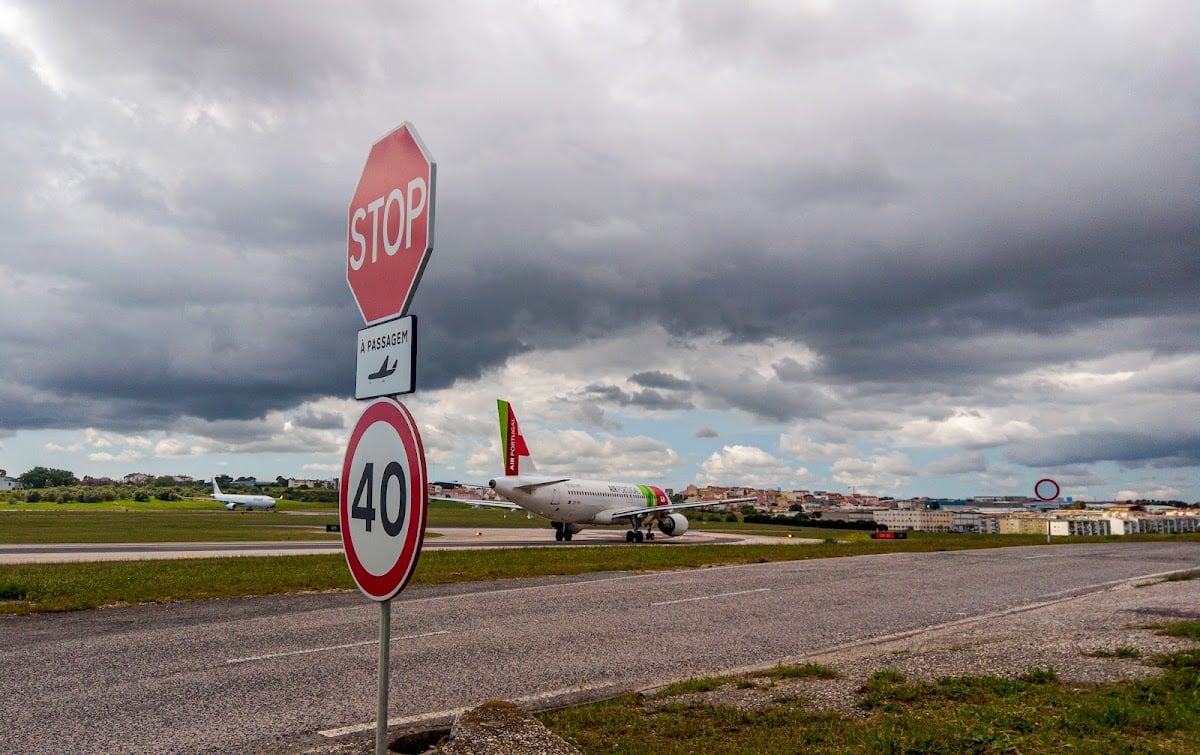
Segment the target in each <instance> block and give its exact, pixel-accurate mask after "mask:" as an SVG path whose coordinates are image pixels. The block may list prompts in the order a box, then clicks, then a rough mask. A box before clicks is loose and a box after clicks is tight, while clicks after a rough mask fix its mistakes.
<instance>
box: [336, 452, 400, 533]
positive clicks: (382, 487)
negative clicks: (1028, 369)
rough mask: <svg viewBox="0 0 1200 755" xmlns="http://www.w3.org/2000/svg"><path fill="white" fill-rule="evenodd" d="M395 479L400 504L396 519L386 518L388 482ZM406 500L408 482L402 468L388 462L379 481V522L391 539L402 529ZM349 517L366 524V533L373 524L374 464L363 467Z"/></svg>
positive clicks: (369, 463) (394, 462)
mask: <svg viewBox="0 0 1200 755" xmlns="http://www.w3.org/2000/svg"><path fill="white" fill-rule="evenodd" d="M392 478H395V480H396V482H398V483H399V484H400V504H399V505H398V506H397V507H396V518H395V519H391V518H389V517H388V495H387V494H388V482H389V481H391V480H392ZM363 491H366V499H367V500H366V502H365V503H363ZM407 499H408V481H407V478H406V477H405V476H404V467H402V466H400V462H397V461H392V462H388V465H387V466H386V467H384V468H383V477H382V478H380V480H379V520H380V522H381V523H382V524H383V531H384V532H386V533H387V534H388V535H390V536H391V537H395V536H397V535H399V534H400V530H402V529H404V515H405V514H404V512H405V505H404V502H405V501H406V500H407ZM350 516H352V517H353V518H355V519H362V520H363V521H364V522H366V523H367V532H370V531H371V525H372V524H374V523H375V464H374V463H373V462H367V463H366V464H365V465H363V471H362V477H359V478H358V489H357V490H356V491H355V492H354V503H353V504H351V506H350Z"/></svg>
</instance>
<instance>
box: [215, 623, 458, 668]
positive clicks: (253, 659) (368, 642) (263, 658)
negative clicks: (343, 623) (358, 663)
mask: <svg viewBox="0 0 1200 755" xmlns="http://www.w3.org/2000/svg"><path fill="white" fill-rule="evenodd" d="M439 634H450V631H449V630H441V631H438V632H422V633H421V634H409V635H405V636H404V637H393V638H392V642H397V641H399V640H415V639H418V638H421V637H433V636H435V635H439ZM378 644H379V640H378V639H375V640H363V641H362V642H351V643H348V644H346V645H326V646H325V647H319V648H305V649H303V650H287V651H284V652H282V653H266V654H265V655H252V656H249V657H246V658H229V659H226V661H225V663H226V664H228V665H231V666H232V665H234V664H236V663H254V662H256V661H269V660H271V659H272V658H286V657H288V656H290V655H310V654H312V653H325V652H328V651H330V650H346V649H348V648H360V647H363V646H365V645H378Z"/></svg>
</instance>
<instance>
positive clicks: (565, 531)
mask: <svg viewBox="0 0 1200 755" xmlns="http://www.w3.org/2000/svg"><path fill="white" fill-rule="evenodd" d="M574 536H575V533H574V532H571V528H570V527H568V526H567V525H565V524H563V523H562V522H554V539H555V540H556V541H558V542H560V543H561V542H562V541H564V540H566V541H567V542H568V543H569V542H571V538H572V537H574Z"/></svg>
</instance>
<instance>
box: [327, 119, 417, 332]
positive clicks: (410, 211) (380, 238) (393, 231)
mask: <svg viewBox="0 0 1200 755" xmlns="http://www.w3.org/2000/svg"><path fill="white" fill-rule="evenodd" d="M436 182H437V165H436V164H435V163H434V162H433V158H432V157H430V155H429V151H428V150H427V149H425V145H424V143H423V142H422V141H421V137H419V136H417V132H416V130H415V129H414V128H413V126H412V124H411V123H405V124H404V125H402V126H400V128H398V129H396V130H395V131H393V132H391V133H390V134H388V135H387V136H385V137H383V138H382V139H380V140H379V141H377V142H375V144H374V145H373V146H372V147H371V152H370V154H369V155H367V163H366V165H365V166H364V167H363V172H362V176H361V177H360V178H359V179H358V186H357V187H356V188H355V190H354V197H353V198H352V199H351V200H350V209H349V211H348V212H347V230H346V283H348V284H349V285H350V290H351V292H353V293H354V300H355V301H356V302H358V309H359V311H360V312H362V316H363V321H364V322H366V324H367V325H373V324H375V323H378V322H383V321H385V320H390V319H392V318H395V317H400V316H401V315H403V314H404V313H405V312H406V311H407V310H408V304H409V302H410V301H411V300H412V296H413V294H414V293H415V292H416V290H417V284H418V283H419V282H420V280H421V273H422V272H424V270H425V263H426V262H427V261H428V260H429V253H430V252H431V251H433V205H434V196H435V193H436V186H435V185H436Z"/></svg>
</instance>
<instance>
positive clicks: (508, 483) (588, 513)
mask: <svg viewBox="0 0 1200 755" xmlns="http://www.w3.org/2000/svg"><path fill="white" fill-rule="evenodd" d="M496 408H497V412H498V414H499V418H500V453H501V457H502V461H501V466H502V468H503V471H504V476H502V477H497V478H496V479H494V480H490V481H489V482H488V487H490V488H491V489H492V490H494V491H496V493H497V494H499V495H500V496H501V497H503V498H504V499H505V501H507V502H499V501H479V500H472V499H464V498H452V497H446V496H437V495H435V496H431V499H432V500H442V501H457V502H459V503H469V504H472V505H475V506H492V507H497V508H504V509H509V510H510V511H511V510H515V509H524V510H526V511H528V512H530V513H531V514H537V515H538V516H541V517H544V518H546V519H549V520H550V522H551V524H553V525H554V539H555V540H557V541H559V542H562V541H564V540H565V541H567V542H570V540H571V538H572V537H573V536H574V535H575V534H576V533H578V532H580V531H581V530H583V528H584V527H587V526H593V525H606V524H626V525H628V527H629V531H628V532H626V533H625V542H628V543H634V542H637V543H640V542H642V541H643V540H653V539H654V530H653V525H654V524H657V525H658V529H659V531H660V532H662V533H663V534H664V535H667V536H668V537H679V536H680V535H682V534H683V533H685V532H687V530H688V520H687V517H685V516H684V515H683V514H680V513H677V512H678V511H679V510H680V509H689V508H696V507H698V506H711V505H713V504H725V503H739V502H742V501H752V500H755V499H754V498H721V499H710V500H703V501H688V502H686V503H671V502H670V501H669V499H668V498H667V494H666V493H665V492H663V489H662V488H658V487H654V486H653V485H641V484H637V483H629V482H608V481H604V480H586V479H583V478H579V477H570V476H565V475H563V476H544V475H536V474H522V473H521V457H529V448H528V447H527V446H526V445H525V439H524V438H523V437H522V436H521V431H520V429H519V427H518V425H517V415H516V413H515V412H514V411H513V408H512V406H511V405H510V404H509V403H508V402H507V401H505V400H503V399H498V400H497V401H496ZM530 462H531V463H532V459H530ZM643 525H645V528H646V531H645V533H643V532H642V526H643Z"/></svg>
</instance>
